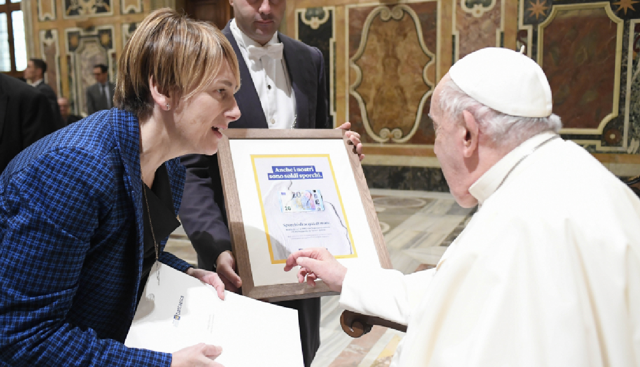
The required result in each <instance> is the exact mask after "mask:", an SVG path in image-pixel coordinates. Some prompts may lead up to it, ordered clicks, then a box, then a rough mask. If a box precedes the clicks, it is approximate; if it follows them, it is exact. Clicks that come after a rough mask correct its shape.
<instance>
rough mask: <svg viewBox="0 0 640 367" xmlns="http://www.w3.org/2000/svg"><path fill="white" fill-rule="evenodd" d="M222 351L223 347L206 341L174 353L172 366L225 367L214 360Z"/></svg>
mask: <svg viewBox="0 0 640 367" xmlns="http://www.w3.org/2000/svg"><path fill="white" fill-rule="evenodd" d="M221 353H222V348H221V347H216V346H215V345H208V344H204V343H200V344H196V345H194V346H191V347H187V348H184V349H180V350H179V351H177V352H175V353H173V354H172V355H171V367H183V366H184V367H187V366H188V367H223V366H222V365H221V364H220V363H218V362H215V361H214V359H216V358H217V357H218V356H219V355H220V354H221Z"/></svg>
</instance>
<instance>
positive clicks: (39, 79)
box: [24, 59, 65, 129]
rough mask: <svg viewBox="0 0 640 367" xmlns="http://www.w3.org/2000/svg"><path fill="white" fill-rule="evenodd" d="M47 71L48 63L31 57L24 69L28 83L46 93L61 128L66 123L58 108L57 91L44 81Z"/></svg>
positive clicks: (55, 122)
mask: <svg viewBox="0 0 640 367" xmlns="http://www.w3.org/2000/svg"><path fill="white" fill-rule="evenodd" d="M46 72H47V63H46V62H44V60H42V59H30V60H29V61H27V68H26V69H24V78H25V79H27V83H29V85H31V86H32V87H35V88H36V89H37V90H38V91H39V92H40V93H42V94H44V96H45V97H47V100H48V101H49V106H50V107H51V111H52V114H51V117H52V118H53V121H54V124H55V126H56V129H61V128H63V127H64V126H65V125H64V123H63V122H62V116H60V111H59V109H58V97H57V96H56V92H54V91H53V89H52V88H51V87H50V86H49V85H48V84H47V83H45V82H44V75H45V73H46Z"/></svg>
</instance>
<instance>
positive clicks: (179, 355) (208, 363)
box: [171, 268, 223, 367]
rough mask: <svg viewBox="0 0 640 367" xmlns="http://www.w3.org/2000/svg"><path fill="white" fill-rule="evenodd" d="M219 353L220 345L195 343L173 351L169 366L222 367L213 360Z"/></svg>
mask: <svg viewBox="0 0 640 367" xmlns="http://www.w3.org/2000/svg"><path fill="white" fill-rule="evenodd" d="M190 269H192V268H190ZM194 270H197V269H194ZM203 271H204V270H203ZM221 353H222V348H221V347H216V346H215V345H208V344H204V343H200V344H196V345H193V346H191V347H187V348H184V349H181V350H179V351H177V352H175V353H173V354H172V355H171V357H172V359H171V367H223V366H222V365H221V364H220V363H218V362H215V361H214V359H216V358H218V356H219V355H220V354H221Z"/></svg>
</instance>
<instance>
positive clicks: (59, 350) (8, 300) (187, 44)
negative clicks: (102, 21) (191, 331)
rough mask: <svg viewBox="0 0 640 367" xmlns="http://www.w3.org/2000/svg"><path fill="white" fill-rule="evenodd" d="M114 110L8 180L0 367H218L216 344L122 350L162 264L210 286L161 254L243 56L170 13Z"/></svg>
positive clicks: (52, 139)
mask: <svg viewBox="0 0 640 367" xmlns="http://www.w3.org/2000/svg"><path fill="white" fill-rule="evenodd" d="M118 68H119V70H118V77H117V83H116V92H115V96H114V106H116V108H113V109H111V110H108V111H101V112H98V113H96V114H94V115H92V116H90V117H88V118H86V119H84V120H82V121H80V122H78V123H75V124H73V125H71V126H69V127H67V128H65V129H63V130H60V131H58V132H56V133H54V134H51V135H49V136H47V137H45V138H43V139H42V140H39V141H38V142H37V143H35V144H33V145H32V146H31V147H29V148H28V149H27V150H25V151H23V152H22V153H21V154H20V155H18V156H17V157H16V158H15V159H14V160H13V161H12V162H11V163H10V164H9V166H8V167H7V169H6V170H5V171H4V172H3V174H2V176H0V365H2V366H61V365H64V366H133V365H136V366H186V365H189V366H191V365H202V366H207V365H211V366H215V365H217V364H216V363H215V362H214V361H213V358H215V357H216V356H217V355H219V354H220V349H219V348H217V347H214V346H207V345H203V344H202V345H196V346H193V347H190V348H186V349H183V350H181V351H179V352H176V353H174V354H173V355H171V354H166V353H159V352H153V351H149V350H144V349H131V348H127V347H125V346H124V345H123V342H124V340H125V337H126V335H127V332H128V330H129V327H130V325H131V321H132V320H133V316H134V313H135V310H136V305H137V302H138V299H139V297H140V294H141V291H142V289H143V288H144V285H145V283H146V280H147V277H148V274H149V272H150V270H151V268H152V266H153V264H154V263H155V262H156V261H160V262H162V263H164V264H166V265H169V266H172V267H173V268H175V269H178V270H180V271H184V272H186V273H187V274H189V275H192V276H194V277H196V278H198V279H200V280H202V281H204V282H207V283H209V284H212V285H213V286H214V287H216V289H217V290H218V294H219V295H220V297H221V298H222V297H223V296H224V294H223V290H224V285H223V284H222V282H221V281H220V279H219V278H218V277H217V275H216V274H215V273H212V272H208V271H204V270H199V269H193V268H191V267H189V265H188V264H187V263H186V262H184V261H182V260H180V259H178V258H176V257H175V256H173V255H171V254H169V253H166V252H164V251H163V249H164V245H165V243H166V239H167V237H168V235H169V234H170V233H171V232H172V231H173V229H175V228H176V227H177V226H178V225H179V222H178V221H177V219H176V215H177V213H178V208H179V207H180V201H181V199H182V190H183V185H184V177H185V173H184V168H183V167H182V166H181V165H180V163H179V160H178V159H177V158H176V157H178V156H180V155H183V154H187V153H199V154H209V155H210V154H214V153H215V152H216V151H217V144H218V141H219V139H220V138H221V137H222V135H221V133H220V131H221V130H224V129H225V128H227V127H228V124H229V123H230V122H232V121H235V120H236V119H238V118H239V117H240V111H239V110H238V106H237V105H236V101H235V98H234V96H233V95H234V92H235V91H236V90H237V88H239V85H240V77H239V72H238V62H237V59H236V56H235V53H234V52H233V49H232V48H231V46H230V44H229V43H228V41H227V40H226V38H225V37H224V36H223V35H222V34H221V33H220V31H218V30H217V29H215V27H213V26H210V25H208V24H206V23H200V22H196V21H193V20H189V19H187V18H185V17H183V16H179V15H178V14H176V13H175V12H174V11H172V10H168V9H163V10H158V11H155V12H154V13H152V14H150V15H149V16H148V17H147V18H146V19H145V20H144V21H143V22H142V23H141V25H140V26H139V27H138V29H137V30H136V32H135V33H134V35H133V36H132V38H131V40H130V41H129V42H128V43H127V45H126V46H125V48H124V50H123V53H122V56H121V58H120V61H119V64H118Z"/></svg>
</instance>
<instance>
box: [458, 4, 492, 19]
mask: <svg viewBox="0 0 640 367" xmlns="http://www.w3.org/2000/svg"><path fill="white" fill-rule="evenodd" d="M495 6H496V0H491V2H490V3H489V6H487V7H485V6H482V4H480V3H476V4H473V7H471V8H469V7H468V6H467V0H460V8H461V9H462V11H464V12H465V13H468V14H471V15H472V16H474V17H475V18H480V17H482V16H483V15H484V13H486V12H488V11H490V10H491V9H493V8H494V7H495Z"/></svg>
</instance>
